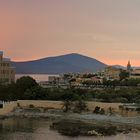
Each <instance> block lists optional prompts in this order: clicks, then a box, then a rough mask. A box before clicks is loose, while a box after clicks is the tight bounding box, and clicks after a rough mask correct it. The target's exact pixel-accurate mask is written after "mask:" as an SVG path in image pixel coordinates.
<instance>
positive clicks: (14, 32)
mask: <svg viewBox="0 0 140 140" xmlns="http://www.w3.org/2000/svg"><path fill="white" fill-rule="evenodd" d="M0 50H2V51H4V52H5V55H6V56H8V57H11V58H12V60H15V61H25V60H32V59H38V58H43V57H49V56H57V55H62V54H68V53H80V54H83V55H87V56H89V57H93V58H96V59H98V60H101V61H102V62H104V63H106V64H111V65H112V64H120V65H126V64H127V61H128V60H131V62H132V65H135V66H140V61H139V60H140V0H1V1H0Z"/></svg>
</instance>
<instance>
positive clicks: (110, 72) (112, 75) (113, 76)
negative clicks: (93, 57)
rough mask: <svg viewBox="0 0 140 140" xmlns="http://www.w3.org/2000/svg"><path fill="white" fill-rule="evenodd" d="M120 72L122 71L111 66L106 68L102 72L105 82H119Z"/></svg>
mask: <svg viewBox="0 0 140 140" xmlns="http://www.w3.org/2000/svg"><path fill="white" fill-rule="evenodd" d="M121 71H122V69H118V68H115V67H113V66H108V67H106V68H105V70H104V77H105V78H106V79H107V80H120V73H121Z"/></svg>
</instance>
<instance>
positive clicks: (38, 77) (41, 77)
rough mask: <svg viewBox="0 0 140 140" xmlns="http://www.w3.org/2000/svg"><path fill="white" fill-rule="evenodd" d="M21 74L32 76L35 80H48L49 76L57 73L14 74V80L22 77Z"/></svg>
mask: <svg viewBox="0 0 140 140" xmlns="http://www.w3.org/2000/svg"><path fill="white" fill-rule="evenodd" d="M23 76H30V77H32V78H34V79H35V80H36V81H37V82H41V81H48V77H49V76H58V75H48V74H16V76H15V80H17V79H19V78H21V77H23Z"/></svg>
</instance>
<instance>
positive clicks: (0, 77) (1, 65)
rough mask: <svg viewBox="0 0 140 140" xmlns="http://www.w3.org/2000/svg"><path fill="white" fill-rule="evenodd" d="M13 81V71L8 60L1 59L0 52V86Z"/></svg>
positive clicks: (0, 52)
mask: <svg viewBox="0 0 140 140" xmlns="http://www.w3.org/2000/svg"><path fill="white" fill-rule="evenodd" d="M14 81H15V69H14V68H13V67H11V61H10V59H9V58H4V57H3V52H2V51H0V84H10V83H12V82H14Z"/></svg>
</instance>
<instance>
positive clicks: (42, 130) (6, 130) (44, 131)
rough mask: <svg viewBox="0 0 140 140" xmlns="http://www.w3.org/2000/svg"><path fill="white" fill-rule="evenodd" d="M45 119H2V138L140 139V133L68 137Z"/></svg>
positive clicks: (1, 139)
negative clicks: (58, 131)
mask: <svg viewBox="0 0 140 140" xmlns="http://www.w3.org/2000/svg"><path fill="white" fill-rule="evenodd" d="M50 124H51V122H49V121H48V120H45V119H41V118H39V119H29V118H18V119H17V118H9V119H5V120H0V140H139V138H140V134H120V135H117V136H111V137H66V136H62V135H60V134H59V133H57V132H56V131H53V130H50V128H49V126H50Z"/></svg>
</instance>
